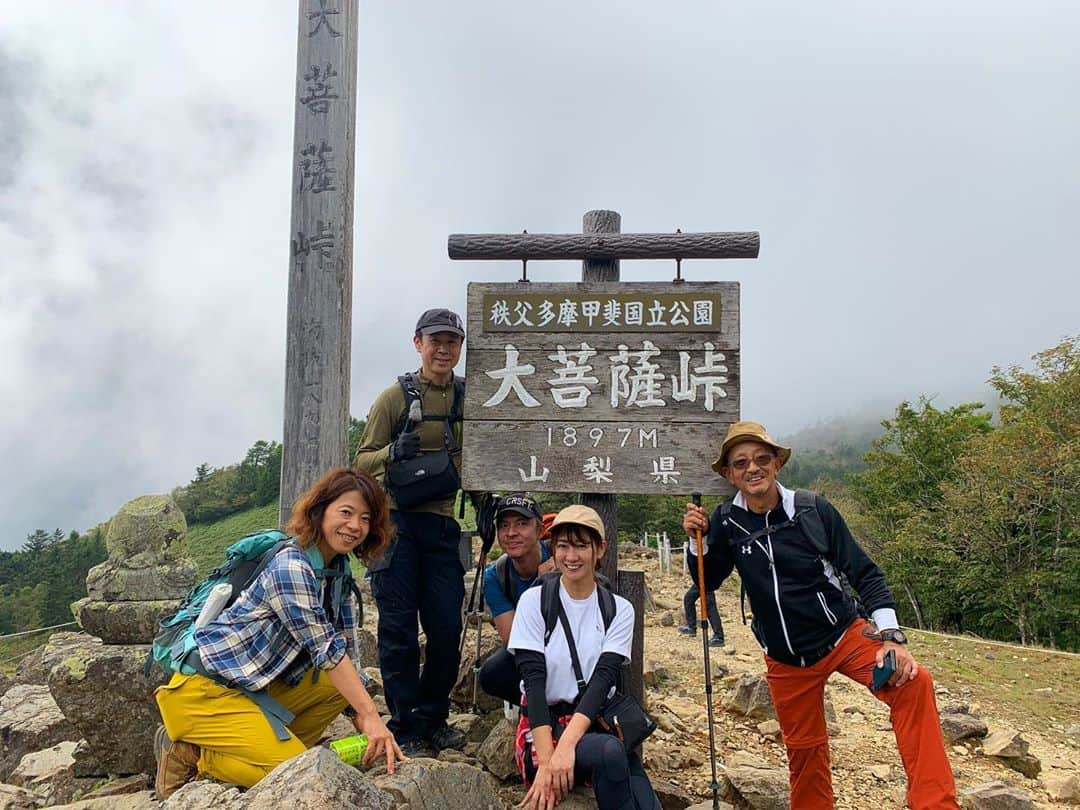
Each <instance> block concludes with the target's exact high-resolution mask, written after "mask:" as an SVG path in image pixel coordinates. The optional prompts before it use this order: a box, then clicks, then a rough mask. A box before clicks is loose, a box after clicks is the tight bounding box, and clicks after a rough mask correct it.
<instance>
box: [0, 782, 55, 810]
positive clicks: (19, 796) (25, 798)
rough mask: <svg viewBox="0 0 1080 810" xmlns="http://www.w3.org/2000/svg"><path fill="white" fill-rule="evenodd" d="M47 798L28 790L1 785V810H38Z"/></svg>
mask: <svg viewBox="0 0 1080 810" xmlns="http://www.w3.org/2000/svg"><path fill="white" fill-rule="evenodd" d="M44 804H45V797H44V796H41V795H39V794H37V793H34V791H32V790H27V789H26V788H21V787H15V785H4V784H0V810H37V808H38V807H42V806H44Z"/></svg>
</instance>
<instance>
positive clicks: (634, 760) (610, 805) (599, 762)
mask: <svg viewBox="0 0 1080 810" xmlns="http://www.w3.org/2000/svg"><path fill="white" fill-rule="evenodd" d="M525 761H526V762H531V761H532V757H531V756H528V757H527V758H526V760H525ZM529 772H530V775H531V776H535V773H533V770H532V768H531V767H530V768H529ZM585 782H591V783H592V786H593V790H594V791H596V806H597V807H598V808H599V810H660V800H659V799H658V798H657V797H656V792H655V791H654V790H653V788H652V783H650V782H649V777H648V776H646V775H645V768H644V767H642V765H641V757H639V756H638V755H637V754H634V753H631V754H627V753H626V748H625V747H624V746H623V744H622V742H621V741H620V740H619V738H618V737H614V736H612V735H611V734H597V733H595V732H589V733H588V734H586V735H585V736H584V737H582V738H581V740H579V741H578V744H577V748H575V749H574V784H577V785H581V784H584V783H585Z"/></svg>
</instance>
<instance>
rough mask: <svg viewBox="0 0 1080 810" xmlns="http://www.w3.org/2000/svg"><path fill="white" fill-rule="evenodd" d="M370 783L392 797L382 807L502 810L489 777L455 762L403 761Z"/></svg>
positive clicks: (437, 809)
mask: <svg viewBox="0 0 1080 810" xmlns="http://www.w3.org/2000/svg"><path fill="white" fill-rule="evenodd" d="M374 783H375V784H376V785H377V786H378V787H379V788H381V789H382V790H384V791H386V792H387V793H389V794H390V795H391V796H392V798H393V801H392V802H391V803H388V804H386V805H385V806H386V807H391V806H393V804H394V803H396V804H398V805H402V804H407V805H408V807H409V810H502V809H503V807H504V805H503V802H502V800H500V799H499V797H498V795H497V794H496V793H495V788H494V781H493V780H492V778H491V777H490V776H488V775H487V774H486V773H484V772H483V771H482V770H480V769H479V768H473V767H470V766H468V765H462V764H460V763H456V762H439V761H438V760H435V759H410V760H406V761H405V762H402V763H400V764H399V765H398V766H397V768H395V770H394V773H393V775H390V774H384V775H382V776H376V777H375V779H374ZM256 789H257V788H256ZM324 806H330V805H324ZM358 806H360V807H367V805H363V804H361V805H358ZM311 807H312V808H314V807H316V805H311ZM559 807H560V808H561V807H563V805H562V804H560V805H559ZM267 810H269V807H268V808H267Z"/></svg>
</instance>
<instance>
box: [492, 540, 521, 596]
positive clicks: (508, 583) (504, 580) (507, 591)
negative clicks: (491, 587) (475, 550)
mask: <svg viewBox="0 0 1080 810" xmlns="http://www.w3.org/2000/svg"><path fill="white" fill-rule="evenodd" d="M495 581H496V582H497V583H499V589H500V590H501V591H502V592H503V596H505V597H506V598H507V599H508V600H509V601H510V604H511V605H513V606H514V608H515V609H516V608H517V603H518V595H517V588H515V587H514V582H513V579H512V578H511V576H510V557H509V555H507V554H503V555H502V556H500V557H499V559H497V560H495Z"/></svg>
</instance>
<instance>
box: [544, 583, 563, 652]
mask: <svg viewBox="0 0 1080 810" xmlns="http://www.w3.org/2000/svg"><path fill="white" fill-rule="evenodd" d="M559 576H560V574H559V572H558V571H549V572H548V573H546V574H544V576H542V577H540V583H541V584H540V613H541V614H542V615H543V617H544V646H545V647H546V646H547V645H548V641H550V640H551V634H552V632H553V631H554V630H555V623H556V622H558V621H559V605H560V604H561V603H560V601H559Z"/></svg>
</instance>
